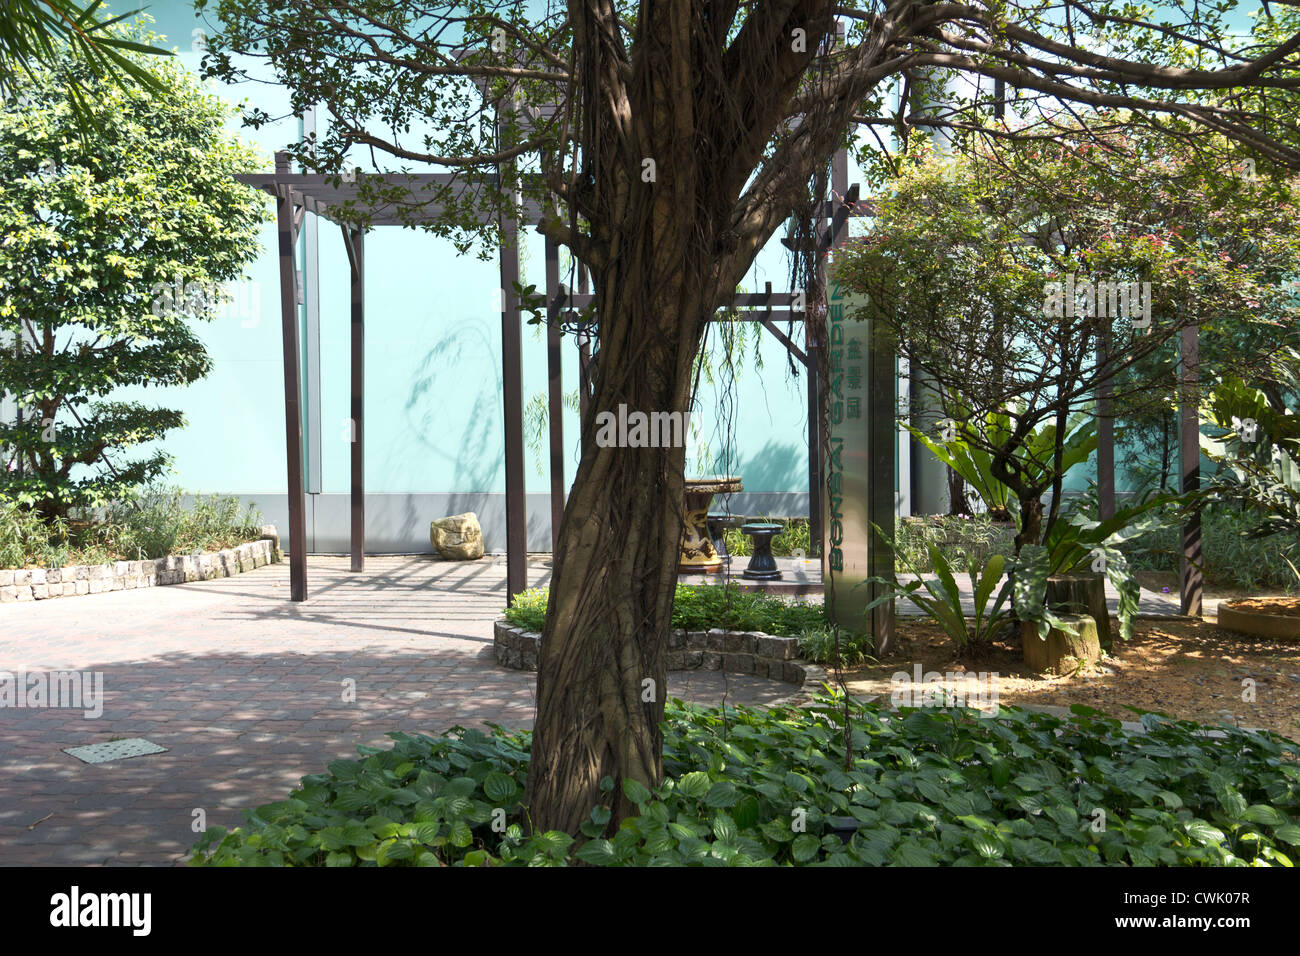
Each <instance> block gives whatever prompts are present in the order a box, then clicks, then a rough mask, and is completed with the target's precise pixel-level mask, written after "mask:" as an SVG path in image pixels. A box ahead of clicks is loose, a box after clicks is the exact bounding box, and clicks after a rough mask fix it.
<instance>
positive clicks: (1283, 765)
mask: <svg viewBox="0 0 1300 956" xmlns="http://www.w3.org/2000/svg"><path fill="white" fill-rule="evenodd" d="M844 706H845V705H844V702H843V701H842V700H840V701H836V700H832V699H819V700H818V701H817V703H816V704H815V705H813V706H810V707H806V708H800V709H779V708H776V709H773V710H771V711H770V712H764V711H758V710H751V709H747V708H727V710H726V713H725V715H724V714H723V712H722V711H720V710H719V709H716V708H713V709H702V708H698V707H693V706H690V705H687V704H683V703H681V702H680V701H675V700H674V701H672V702H670V704H669V706H668V711H667V719H666V721H665V726H664V731H665V740H664V765H665V770H666V774H667V779H666V780H665V781H664V782H663V784H662V785H661V786H659V787H658V788H656V789H655V790H654V791H653V792H652V791H649V790H647V789H646V788H645V787H643V786H641V785H640V784H638V783H636V782H634V781H624V782H623V783H622V787H623V792H624V793H626V794H627V795H628V796H629V798H631V799H632V800H633V801H634V802H635V803H636V804H638V806H639V808H640V814H639V815H638V816H636V817H634V818H631V819H629V820H625V821H624V822H623V824H622V826H621V828H620V829H619V830H618V831H617V833H616V834H613V835H612V836H610V835H608V834H605V833H604V830H605V828H606V824H607V822H608V820H609V818H610V811H609V808H608V801H607V802H606V804H605V805H603V806H598V807H595V808H593V810H592V813H591V818H590V820H589V821H588V823H586V824H585V825H584V826H583V833H582V834H581V835H579V834H566V833H559V832H554V831H552V832H547V833H539V834H532V835H527V834H526V830H525V826H524V822H525V821H526V820H527V811H526V808H525V807H524V806H523V805H522V802H521V801H522V799H523V796H524V793H525V792H526V786H527V774H528V761H529V746H530V735H529V733H528V732H509V731H506V730H503V729H501V728H499V727H494V728H493V729H492V733H491V734H490V735H488V734H484V733H481V732H479V731H474V730H464V729H461V728H456V729H454V730H453V731H452V732H450V733H448V734H446V735H443V736H439V737H429V736H424V735H419V736H409V735H406V734H391V735H390V736H391V737H392V738H393V739H394V741H395V744H394V746H393V747H392V748H391V749H379V748H373V747H362V748H359V750H360V752H361V755H362V757H361V759H360V760H337V761H335V762H334V763H331V764H330V765H329V770H328V772H327V773H321V774H315V775H313V776H310V777H305V778H303V781H302V784H301V786H300V787H299V789H297V790H294V791H293V792H292V793H291V794H290V795H289V798H288V799H287V800H285V801H282V802H279V803H272V804H268V805H266V806H263V807H259V808H258V809H256V810H253V811H250V812H247V813H246V823H245V825H244V826H243V827H241V828H239V829H236V830H233V831H230V832H227V831H225V830H224V829H222V828H221V827H212V828H210V829H209V830H208V831H207V832H206V833H205V834H204V835H203V837H202V838H201V839H200V840H199V842H198V844H197V846H196V848H195V851H194V855H193V857H192V859H191V863H192V864H193V865H218V866H241V865H242V866H289V865H292V866H357V865H360V866H441V865H452V866H473V865H493V866H496V865H506V866H519V865H532V866H537V865H564V864H566V863H573V862H575V861H582V862H585V863H589V864H594V865H600V866H620V865H627V866H650V865H701V866H729V865H730V866H749V865H815V864H826V865H849V866H857V865H868V866H879V865H891V864H900V865H908V866H915V865H926V864H958V865H989V866H1005V865H1009V864H1035V865H1045V864H1049V865H1062V864H1063V865H1083V866H1090V865H1091V866H1096V865H1120V866H1123V865H1135V866H1137V865H1170V866H1196V865H1220V866H1240V865H1290V864H1291V863H1292V861H1293V859H1294V857H1295V855H1296V851H1295V847H1296V846H1298V845H1300V825H1298V820H1300V767H1298V766H1297V764H1296V758H1297V757H1298V756H1300V748H1298V747H1297V745H1296V744H1294V743H1291V742H1289V741H1284V740H1283V739H1282V738H1280V737H1277V736H1275V735H1271V734H1259V733H1250V732H1246V731H1242V730H1239V729H1235V728H1226V727H1225V728H1223V734H1224V736H1223V737H1221V738H1209V737H1205V736H1197V735H1196V731H1198V730H1199V729H1200V728H1199V727H1198V726H1197V725H1195V724H1192V723H1190V722H1186V721H1171V720H1167V719H1165V718H1161V717H1157V716H1154V715H1144V716H1143V723H1144V724H1145V725H1146V727H1147V730H1148V732H1147V733H1146V734H1145V735H1129V734H1126V733H1124V732H1123V731H1122V730H1121V728H1120V725H1119V722H1118V721H1115V720H1113V719H1110V718H1107V717H1104V716H1103V715H1101V714H1099V713H1098V712H1097V711H1094V710H1091V709H1089V708H1086V707H1081V706H1076V707H1074V708H1073V710H1074V715H1073V716H1072V717H1070V718H1068V719H1066V718H1058V717H1053V716H1049V715H1046V714H1040V713H1029V712H1025V711H1021V710H1018V709H1015V708H1012V707H1004V708H1003V709H1002V712H1001V714H1000V715H999V716H998V717H996V718H979V717H977V716H975V715H974V713H973V712H971V711H958V710H939V709H925V710H912V709H903V710H900V711H899V712H898V713H897V714H896V715H891V714H890V713H889V712H888V711H883V710H880V709H878V708H877V707H876V706H875V705H865V704H861V703H857V702H853V703H850V704H849V705H848V710H849V712H850V715H851V730H850V733H849V735H848V736H849V746H851V748H852V759H851V760H850V761H849V762H848V763H847V765H846V762H845V759H844V747H845V734H844V728H843V724H842V719H843V713H844ZM614 785H615V784H614V782H613V781H611V780H608V779H607V780H605V781H604V782H603V789H604V790H605V792H606V793H608V792H610V791H612V789H613V787H614ZM582 839H585V840H586V842H580V841H581V840H582Z"/></svg>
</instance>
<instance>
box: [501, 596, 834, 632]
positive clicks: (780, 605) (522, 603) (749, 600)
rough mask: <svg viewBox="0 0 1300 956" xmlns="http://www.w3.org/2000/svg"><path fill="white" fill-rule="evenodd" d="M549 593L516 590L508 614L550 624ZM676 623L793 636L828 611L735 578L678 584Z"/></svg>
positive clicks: (537, 626) (822, 620) (522, 622)
mask: <svg viewBox="0 0 1300 956" xmlns="http://www.w3.org/2000/svg"><path fill="white" fill-rule="evenodd" d="M547 594H548V591H547V589H546V588H532V589H530V590H528V591H524V592H522V593H520V594H517V595H515V598H514V600H513V601H512V602H511V604H510V607H508V608H506V610H505V616H506V620H507V621H509V622H510V623H511V624H514V625H516V626H518V627H525V628H527V629H528V630H530V631H541V630H542V628H543V627H544V626H545V624H546V600H547ZM672 626H673V627H674V628H676V629H678V630H684V631H707V630H708V629H709V628H713V627H721V628H726V629H727V630H732V631H762V632H763V633H765V634H777V635H781V636H783V637H795V636H797V635H798V634H799V632H800V631H802V630H804V629H805V628H817V627H825V626H826V613H825V610H824V609H823V608H822V606H821V605H820V604H807V603H804V602H794V603H791V604H787V603H786V602H785V601H783V600H781V599H780V598H777V597H771V596H770V595H766V594H763V593H761V592H752V591H745V590H744V589H742V588H740V587H739V586H737V585H734V584H730V585H725V586H717V585H712V584H679V585H677V594H676V596H675V597H674V599H673V618H672Z"/></svg>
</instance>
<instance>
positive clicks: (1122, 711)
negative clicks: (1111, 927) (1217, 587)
mask: <svg viewBox="0 0 1300 956" xmlns="http://www.w3.org/2000/svg"><path fill="white" fill-rule="evenodd" d="M1112 626H1113V628H1114V630H1113V633H1115V634H1118V633H1119V631H1118V627H1117V626H1115V625H1114V622H1113V619H1112ZM916 664H920V665H921V670H922V672H923V673H924V672H927V671H938V672H939V673H942V674H947V673H950V672H956V673H962V672H965V671H985V672H989V673H996V674H997V675H998V678H997V681H996V686H997V691H998V703H999V704H1012V705H1017V706H1019V705H1024V704H1031V705H1052V706H1059V707H1069V706H1070V705H1072V704H1086V705H1088V706H1089V707H1094V708H1096V709H1097V710H1100V711H1102V712H1104V713H1106V714H1108V715H1110V716H1112V717H1116V718H1119V719H1122V720H1134V719H1136V717H1135V716H1134V714H1133V711H1132V710H1129V709H1128V708H1129V707H1134V708H1138V709H1140V710H1149V711H1158V712H1160V713H1163V714H1168V715H1169V716H1171V717H1176V718H1179V719H1184V720H1195V721H1197V722H1199V723H1203V724H1210V725H1217V724H1225V723H1226V724H1229V725H1232V724H1236V725H1239V726H1242V727H1259V728H1263V729H1266V730H1271V731H1274V732H1275V733H1278V734H1281V735H1282V736H1284V737H1288V738H1290V739H1292V740H1297V739H1300V646H1297V645H1296V644H1295V643H1285V642H1281V641H1270V640H1267V639H1263V638H1251V637H1246V636H1243V635H1239V634H1236V633H1234V632H1232V631H1227V630H1223V629H1221V628H1219V627H1217V626H1216V625H1215V624H1214V623H1213V622H1211V621H1204V620H1192V619H1188V618H1168V619H1146V620H1139V621H1138V622H1137V625H1136V628H1135V631H1134V635H1133V639H1132V640H1131V641H1129V642H1126V643H1120V642H1118V641H1117V642H1116V646H1115V648H1114V650H1113V652H1112V654H1111V655H1108V656H1106V657H1103V658H1102V660H1101V661H1100V662H1098V663H1097V664H1095V665H1092V666H1088V667H1083V668H1081V669H1079V670H1078V671H1076V672H1074V673H1072V674H1067V675H1064V676H1060V677H1054V676H1044V675H1041V674H1037V673H1034V672H1033V671H1030V670H1029V669H1027V668H1026V667H1025V663H1024V660H1023V659H1022V656H1021V650H1020V646H1019V639H1018V638H1014V639H1011V640H1009V641H1007V642H1002V643H995V644H994V645H993V646H992V647H991V649H990V651H989V653H988V654H987V655H986V656H984V657H983V658H981V659H979V660H976V661H972V660H971V659H970V658H969V657H968V656H967V657H959V656H958V655H957V653H956V648H955V647H954V646H953V643H952V641H951V640H950V639H949V638H948V636H947V635H946V634H944V633H943V631H942V629H940V628H939V627H938V626H937V625H935V624H934V623H932V622H930V621H909V620H905V619H902V620H899V622H898V641H897V648H896V650H895V652H894V653H893V654H891V655H890V656H889V658H888V659H887V660H884V661H880V662H878V663H873V664H870V665H866V666H860V667H855V668H847V669H845V670H844V671H842V672H840V673H841V674H842V676H843V678H844V680H845V683H846V685H847V687H848V690H849V692H850V693H852V694H857V695H869V694H883V695H885V696H886V697H888V696H889V694H890V692H891V690H892V689H893V687H892V686H891V683H890V678H891V676H892V675H893V674H895V673H897V672H900V671H903V672H906V673H907V674H908V675H909V678H910V677H911V676H912V674H913V668H914V665H916ZM919 689H920V688H917V690H919ZM1252 698H1253V699H1252ZM1126 705H1127V706H1126Z"/></svg>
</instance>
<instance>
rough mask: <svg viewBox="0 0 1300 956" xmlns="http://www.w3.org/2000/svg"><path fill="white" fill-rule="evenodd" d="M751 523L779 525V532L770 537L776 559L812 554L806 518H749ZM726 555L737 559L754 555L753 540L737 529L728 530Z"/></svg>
mask: <svg viewBox="0 0 1300 956" xmlns="http://www.w3.org/2000/svg"><path fill="white" fill-rule="evenodd" d="M750 520H751V521H765V522H768V523H770V524H779V525H781V531H780V532H779V533H777V534H775V535H773V536H772V554H774V555H775V556H776V557H778V558H788V557H790V556H792V555H795V554H796V553H797V554H798V556H800V557H805V558H806V557H808V556H809V555H810V554H812V544H811V540H812V539H811V538H810V537H809V531H808V519H807V518H751V519H750ZM726 541H727V553H728V554H730V555H733V556H734V557H737V558H747V557H749V556H750V555H752V554H753V553H754V539H753V538H751V537H749V535H746V534H741V531H740V529H739V528H728V529H727V534H726Z"/></svg>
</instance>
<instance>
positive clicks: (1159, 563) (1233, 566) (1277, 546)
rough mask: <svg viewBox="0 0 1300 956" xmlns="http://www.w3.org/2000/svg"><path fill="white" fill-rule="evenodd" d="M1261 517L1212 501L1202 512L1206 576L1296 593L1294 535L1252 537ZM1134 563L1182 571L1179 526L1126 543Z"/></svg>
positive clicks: (1140, 567) (1148, 568)
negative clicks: (1292, 560) (1291, 560)
mask: <svg viewBox="0 0 1300 956" xmlns="http://www.w3.org/2000/svg"><path fill="white" fill-rule="evenodd" d="M1261 521H1262V519H1261V518H1259V517H1258V516H1256V515H1252V514H1250V513H1248V512H1243V511H1241V510H1239V509H1237V508H1233V507H1224V506H1215V505H1209V506H1207V507H1206V508H1205V510H1204V511H1203V513H1202V515H1201V553H1202V556H1203V570H1204V573H1205V579H1206V580H1207V581H1210V582H1212V583H1214V584H1217V585H1220V586H1224V587H1232V588H1241V589H1242V590H1253V589H1256V588H1270V589H1278V590H1287V591H1293V590H1295V588H1296V580H1295V576H1294V575H1293V574H1292V573H1291V569H1290V568H1289V567H1288V566H1287V555H1288V554H1290V553H1292V550H1293V549H1294V548H1296V546H1297V544H1298V543H1300V542H1297V539H1296V537H1295V536H1292V535H1284V534H1277V535H1270V536H1269V537H1263V538H1254V539H1252V538H1250V537H1248V535H1249V534H1250V533H1251V532H1253V531H1255V530H1256V529H1257V528H1258V527H1259V525H1260V523H1261ZM1120 550H1121V551H1123V552H1124V553H1125V554H1126V555H1127V556H1128V559H1129V565H1130V567H1132V568H1134V569H1135V570H1141V571H1177V570H1178V556H1179V555H1180V554H1181V553H1182V545H1181V543H1180V539H1179V530H1178V528H1177V527H1168V528H1162V529H1159V530H1156V531H1151V532H1148V533H1146V534H1143V535H1141V536H1139V537H1137V538H1134V539H1133V540H1131V541H1128V542H1125V543H1124V544H1123V545H1121V547H1120Z"/></svg>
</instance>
